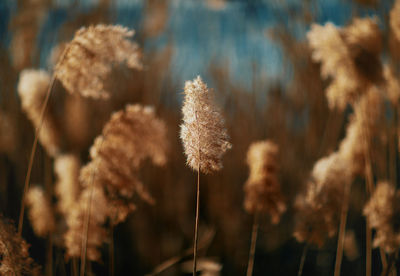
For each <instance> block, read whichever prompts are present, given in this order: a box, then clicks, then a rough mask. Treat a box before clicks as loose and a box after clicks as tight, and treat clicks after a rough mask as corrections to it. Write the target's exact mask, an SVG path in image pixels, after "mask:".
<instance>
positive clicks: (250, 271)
mask: <svg viewBox="0 0 400 276" xmlns="http://www.w3.org/2000/svg"><path fill="white" fill-rule="evenodd" d="M259 220H260V215H259V212H256V213H255V214H254V220H253V227H252V228H253V229H252V231H251V243H250V252H249V261H248V264H247V273H246V276H251V275H253V268H254V258H255V255H256V254H255V253H256V244H257V234H258V226H259Z"/></svg>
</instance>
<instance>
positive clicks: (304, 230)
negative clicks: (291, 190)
mask: <svg viewBox="0 0 400 276" xmlns="http://www.w3.org/2000/svg"><path fill="white" fill-rule="evenodd" d="M350 181H351V174H350V171H349V170H348V163H347V161H346V160H345V159H343V158H342V157H341V156H340V155H339V154H338V153H332V154H331V155H329V156H328V157H324V158H322V159H320V160H319V161H318V162H317V163H316V164H315V165H314V168H313V171H312V180H311V181H309V183H308V185H307V188H306V192H305V193H304V194H302V195H300V196H299V197H298V198H297V199H296V203H295V207H296V209H297V221H296V226H295V232H294V236H295V237H296V239H297V240H298V241H301V242H302V241H307V242H309V243H314V244H316V245H318V246H320V247H321V246H322V245H323V243H324V241H325V238H326V236H328V237H333V236H334V235H335V234H336V232H337V229H338V225H339V219H340V210H341V208H342V201H343V197H344V189H345V186H346V185H350Z"/></svg>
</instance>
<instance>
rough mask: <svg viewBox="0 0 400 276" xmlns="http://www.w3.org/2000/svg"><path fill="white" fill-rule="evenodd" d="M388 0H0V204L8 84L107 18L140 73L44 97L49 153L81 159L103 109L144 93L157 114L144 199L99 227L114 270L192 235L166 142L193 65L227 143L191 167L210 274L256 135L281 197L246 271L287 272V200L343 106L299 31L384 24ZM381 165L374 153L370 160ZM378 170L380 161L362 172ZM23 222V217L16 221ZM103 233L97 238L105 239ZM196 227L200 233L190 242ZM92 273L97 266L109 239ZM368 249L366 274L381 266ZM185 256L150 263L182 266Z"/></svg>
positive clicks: (290, 250) (357, 229) (243, 220)
mask: <svg viewBox="0 0 400 276" xmlns="http://www.w3.org/2000/svg"><path fill="white" fill-rule="evenodd" d="M392 5H393V1H374V0H364V1H362V0H358V1H355V0H354V1H350V0H346V1H345V0H323V1H317V0H303V1H295V0H286V1H283V0H282V1H278V0H253V1H251V0H249V1H239V0H236V1H224V0H207V1H195V0H170V1H166V0H165V1H164V0H147V1H144V0H143V1H139V0H131V1H130V0H98V1H95V0H1V1H0V112H1V115H2V116H1V117H0V125H1V126H0V128H1V130H0V211H1V213H3V215H4V216H5V217H8V218H10V219H13V220H15V221H17V219H18V214H19V208H20V201H21V197H22V190H23V183H24V178H25V174H26V169H27V164H28V158H29V153H30V149H31V146H32V142H33V138H34V137H33V134H34V128H33V127H32V125H31V123H30V122H29V121H28V119H27V118H26V116H25V114H24V113H23V112H22V110H21V107H20V99H19V98H18V95H17V92H16V87H17V83H18V78H19V73H20V72H21V71H22V70H23V69H26V68H42V69H46V70H49V71H50V72H51V70H52V68H53V66H54V63H55V60H54V56H56V54H55V50H54V48H55V47H56V46H57V45H60V44H62V43H65V42H68V41H70V40H71V38H72V37H73V34H74V33H75V31H77V30H78V29H79V28H80V27H82V26H89V25H93V24H98V23H105V24H121V25H123V26H126V27H128V28H130V29H134V30H135V31H136V34H135V36H134V40H135V41H136V42H137V43H138V44H139V45H140V47H141V48H142V50H143V53H144V54H143V63H144V65H145V69H144V70H143V71H134V70H128V69H127V68H123V67H116V68H114V70H113V73H112V76H110V78H109V79H108V80H107V85H108V87H110V89H111V91H112V92H113V96H112V99H111V100H109V101H98V100H97V101H96V100H88V99H83V98H80V97H78V98H76V97H72V96H70V95H68V94H67V93H66V92H65V90H64V89H63V87H62V86H61V84H59V85H57V86H56V89H55V93H54V94H53V95H54V96H53V97H52V98H51V102H50V108H51V109H52V110H53V111H54V112H55V114H56V116H57V120H58V122H59V124H60V126H62V130H63V151H64V152H74V153H77V154H79V155H80V157H81V160H82V163H85V162H87V160H88V149H89V147H90V145H91V144H92V142H93V139H94V137H96V136H97V135H99V134H100V132H101V129H102V126H103V125H104V123H105V122H106V121H107V120H108V118H109V116H110V114H111V113H112V112H113V111H116V110H119V109H121V108H123V107H124V106H125V105H126V104H127V103H142V104H146V105H153V106H155V108H156V111H157V114H158V115H159V116H160V117H161V118H163V119H164V120H165V121H166V122H167V125H168V136H169V141H170V144H171V150H170V154H169V162H168V165H167V166H166V167H164V168H154V167H152V166H150V164H149V165H148V166H145V167H144V169H143V170H142V171H141V174H142V175H141V179H142V180H143V182H144V183H145V185H146V187H147V188H148V189H149V191H150V193H151V194H152V195H153V197H154V198H155V200H156V205H155V206H150V205H148V204H145V203H141V202H140V201H138V209H137V210H136V211H135V213H133V214H132V215H131V216H130V217H129V219H128V220H127V221H126V222H124V223H122V224H120V225H118V226H117V227H115V228H114V229H113V234H112V238H113V243H114V258H115V275H145V274H146V273H149V272H151V271H152V270H153V269H154V268H155V267H156V266H157V265H159V264H160V263H162V262H163V261H165V260H168V259H170V258H172V257H174V256H181V255H182V254H184V253H185V251H186V250H187V249H190V247H191V246H192V239H193V226H194V211H195V180H196V174H195V173H193V172H192V171H191V170H190V169H189V168H187V167H186V166H185V156H184V155H183V148H182V146H181V142H180V140H179V124H180V123H181V113H180V109H181V101H182V98H183V93H182V92H183V87H184V82H185V81H186V80H192V79H193V78H195V77H196V76H197V75H200V76H202V78H203V79H204V80H205V82H206V83H207V84H208V86H209V87H212V88H214V91H215V94H216V100H217V102H218V104H219V105H220V106H221V109H222V110H223V112H224V117H225V119H226V124H227V128H228V132H229V134H230V136H231V141H232V144H233V149H232V150H231V151H229V152H228V153H227V154H226V156H225V157H224V169H223V170H222V171H221V172H218V173H216V174H214V175H207V176H201V208H200V240H201V245H202V248H201V250H200V256H201V257H202V258H210V259H212V260H214V261H215V262H216V263H219V264H221V265H222V270H221V275H244V273H245V271H246V265H247V258H248V250H249V246H250V234H251V226H252V217H251V216H250V215H248V214H246V213H245V211H244V209H243V198H244V193H243V184H244V183H245V181H246V179H247V176H248V168H247V166H246V163H245V155H246V151H247V148H248V146H249V145H250V143H252V142H253V141H255V140H259V139H265V138H269V139H272V140H273V141H275V142H276V143H277V144H278V145H279V147H280V155H279V156H280V157H279V167H280V168H279V169H280V172H279V179H280V182H281V185H282V191H283V195H284V197H285V200H286V204H287V206H288V210H287V212H286V213H285V214H284V216H283V217H282V219H281V221H280V223H279V224H278V225H272V224H271V222H270V218H269V217H268V216H263V217H262V219H261V226H260V231H259V236H258V243H257V249H256V258H255V269H254V275H297V271H298V268H299V263H300V258H301V255H302V252H303V248H304V244H301V243H298V242H297V241H296V240H295V239H294V238H293V225H294V212H293V207H292V203H293V202H294V199H295V197H296V195H297V194H298V193H299V192H300V191H301V190H302V189H304V187H305V184H306V180H307V178H308V177H309V173H310V170H311V168H312V166H313V164H314V163H315V161H316V160H318V159H319V158H320V157H322V156H324V155H326V154H328V153H330V152H332V151H333V150H335V149H336V147H337V145H338V141H339V140H340V139H341V138H342V137H343V135H344V133H345V124H346V122H347V114H348V111H345V112H338V111H332V110H329V109H328V106H327V103H326V99H325V94H324V88H325V87H326V81H323V80H322V79H321V77H320V69H319V65H318V64H316V63H314V62H312V61H311V55H310V50H309V48H308V47H307V43H306V32H307V31H308V30H309V29H310V26H311V23H313V22H315V23H321V24H322V23H325V22H328V21H329V22H333V23H334V24H335V25H338V26H343V25H346V24H347V23H349V22H350V21H351V19H352V18H354V17H355V16H360V17H363V16H372V15H375V16H377V19H378V22H379V25H380V28H381V29H382V30H383V32H385V30H388V28H387V26H388V12H389V10H390V8H391V7H392ZM382 167H384V165H382ZM376 173H377V175H379V174H380V175H381V176H385V174H387V171H386V170H385V169H381V170H379V168H378V169H377V170H376ZM31 182H32V183H35V184H38V185H43V186H46V187H51V186H52V183H54V173H53V164H52V160H51V158H49V157H47V156H46V153H45V151H44V150H43V149H42V148H41V147H40V148H39V149H38V152H37V155H36V158H35V163H34V168H33V175H32V181H31ZM363 185H364V184H363V180H358V181H356V183H355V184H354V186H353V191H352V204H351V208H350V213H349V218H348V221H349V222H348V229H350V230H352V231H354V233H355V237H356V242H357V243H356V248H357V250H358V251H357V252H358V253H357V254H356V258H352V260H350V259H349V258H346V257H345V258H344V260H343V265H342V266H343V268H342V271H343V275H354V276H355V275H364V273H365V271H364V269H365V267H364V259H365V255H364V254H365V253H364V252H365V242H364V240H365V236H364V235H365V233H364V232H365V231H364V229H365V220H364V218H363V217H362V215H361V213H362V207H363V205H364V203H365V200H366V199H365V192H364V188H363ZM26 221H28V220H26ZM23 236H24V237H25V238H26V240H27V241H28V243H30V244H31V249H30V253H31V256H32V257H33V258H34V259H35V260H36V261H37V262H38V263H39V264H41V265H42V267H43V270H44V271H47V273H50V274H49V275H70V264H69V262H68V260H67V259H65V256H64V253H65V252H64V250H63V249H62V248H57V247H54V250H53V252H51V253H50V254H51V257H50V258H51V259H52V260H53V264H52V268H51V271H50V272H49V271H48V259H49V257H48V250H47V249H46V247H48V244H47V241H46V240H45V239H40V238H37V237H35V235H34V234H33V232H32V229H31V227H30V224H29V222H27V223H26V227H25V228H24V231H23ZM110 239H111V237H110ZM204 239H205V240H204ZM336 242H337V239H336V237H335V238H332V239H329V240H327V242H326V243H325V245H324V246H323V248H321V249H319V248H314V247H310V248H309V250H308V253H307V257H306V261H305V266H304V274H303V275H331V274H332V271H333V267H334V261H335V252H336ZM102 253H103V262H102V263H93V264H91V269H92V271H93V273H94V274H95V275H109V264H110V255H109V246H106V247H104V248H103V251H102ZM378 253H379V252H378V251H377V250H374V251H373V260H374V262H373V269H374V270H373V275H378V273H379V271H380V270H381V267H380V261H379V256H378V255H379V254H378ZM190 260H191V256H190V255H185V256H183V257H182V258H181V260H180V261H179V262H178V264H175V265H173V266H171V267H170V268H168V269H167V270H166V271H164V272H163V274H161V275H185V273H186V274H187V275H190V273H191V270H190V269H191V267H190V265H189V269H188V270H187V269H186V268H185V267H187V266H188V263H187V262H190Z"/></svg>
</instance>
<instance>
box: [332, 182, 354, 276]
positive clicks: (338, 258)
mask: <svg viewBox="0 0 400 276" xmlns="http://www.w3.org/2000/svg"><path fill="white" fill-rule="evenodd" d="M350 190H351V183H348V184H347V185H346V186H345V190H344V199H343V204H342V212H341V214H340V226H339V237H338V242H337V249H336V262H335V272H334V275H335V276H340V268H341V265H342V258H343V246H344V238H345V234H346V221H347V214H348V210H349V198H350Z"/></svg>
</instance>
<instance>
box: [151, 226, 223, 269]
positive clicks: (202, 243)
mask: <svg viewBox="0 0 400 276" xmlns="http://www.w3.org/2000/svg"><path fill="white" fill-rule="evenodd" d="M214 236H215V231H214V230H211V231H208V232H207V233H206V234H205V235H204V237H203V238H202V240H200V242H199V245H198V248H197V249H202V248H207V247H208V246H209V245H210V243H211V241H212V239H213V238H214ZM192 254H193V248H192V247H190V248H189V249H187V250H185V251H184V252H183V253H182V254H180V255H178V256H175V257H172V258H170V259H168V260H166V261H165V262H162V263H161V264H159V265H158V266H156V267H155V268H154V269H153V271H152V272H151V273H149V274H146V276H154V275H157V274H160V273H161V272H163V271H165V270H166V269H168V268H170V267H171V266H173V265H175V264H177V263H179V262H180V261H181V260H182V259H184V258H186V257H188V256H190V255H192Z"/></svg>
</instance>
